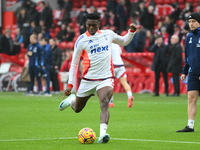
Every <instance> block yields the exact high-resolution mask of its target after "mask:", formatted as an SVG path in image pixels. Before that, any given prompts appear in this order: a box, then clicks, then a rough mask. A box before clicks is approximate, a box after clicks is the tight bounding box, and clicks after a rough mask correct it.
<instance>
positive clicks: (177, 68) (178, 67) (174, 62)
mask: <svg viewBox="0 0 200 150" xmlns="http://www.w3.org/2000/svg"><path fill="white" fill-rule="evenodd" d="M178 41H179V38H178V36H177V35H173V36H172V37H171V45H170V46H169V63H168V66H167V72H171V73H172V75H173V83H174V94H173V95H171V96H179V94H180V83H179V74H180V73H181V72H182V48H181V45H180V44H179V42H178Z"/></svg>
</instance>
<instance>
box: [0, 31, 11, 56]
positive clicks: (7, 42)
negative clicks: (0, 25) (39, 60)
mask: <svg viewBox="0 0 200 150" xmlns="http://www.w3.org/2000/svg"><path fill="white" fill-rule="evenodd" d="M10 34H11V31H10V29H6V30H5V35H3V36H2V37H1V40H0V45H1V46H0V47H1V53H4V54H8V55H12V53H13V49H14V43H13V40H12V38H11V36H10Z"/></svg>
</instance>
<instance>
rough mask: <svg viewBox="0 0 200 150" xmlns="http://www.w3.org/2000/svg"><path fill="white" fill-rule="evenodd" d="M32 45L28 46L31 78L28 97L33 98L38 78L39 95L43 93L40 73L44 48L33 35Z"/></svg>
mask: <svg viewBox="0 0 200 150" xmlns="http://www.w3.org/2000/svg"><path fill="white" fill-rule="evenodd" d="M30 43H31V44H30V45H29V46H28V48H27V50H28V52H27V56H28V57H29V73H30V78H31V85H30V91H29V93H28V95H30V96H32V95H34V93H33V86H34V81H35V78H37V82H38V86H39V93H37V94H40V93H41V79H40V76H39V72H40V65H41V51H42V48H41V46H40V45H39V44H38V42H37V35H35V34H32V35H31V36H30Z"/></svg>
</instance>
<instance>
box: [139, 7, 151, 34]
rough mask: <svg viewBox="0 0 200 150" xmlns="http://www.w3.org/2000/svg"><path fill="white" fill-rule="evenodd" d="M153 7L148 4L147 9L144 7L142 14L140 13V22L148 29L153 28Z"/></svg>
mask: <svg viewBox="0 0 200 150" xmlns="http://www.w3.org/2000/svg"><path fill="white" fill-rule="evenodd" d="M153 12H154V7H153V6H151V5H150V6H148V8H147V9H145V10H144V11H143V12H142V14H141V15H140V24H141V25H142V26H143V27H144V28H145V29H148V30H153V29H154V20H155V19H154V14H153Z"/></svg>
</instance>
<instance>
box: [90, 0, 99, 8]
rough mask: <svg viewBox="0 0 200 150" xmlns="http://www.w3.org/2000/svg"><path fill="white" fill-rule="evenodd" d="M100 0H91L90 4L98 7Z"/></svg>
mask: <svg viewBox="0 0 200 150" xmlns="http://www.w3.org/2000/svg"><path fill="white" fill-rule="evenodd" d="M100 4H101V3H100V2H99V1H92V5H93V6H94V7H100Z"/></svg>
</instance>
